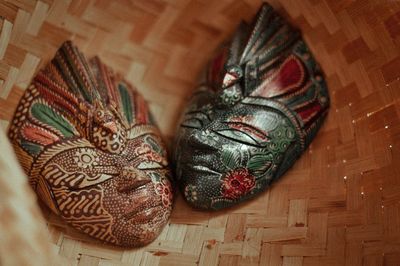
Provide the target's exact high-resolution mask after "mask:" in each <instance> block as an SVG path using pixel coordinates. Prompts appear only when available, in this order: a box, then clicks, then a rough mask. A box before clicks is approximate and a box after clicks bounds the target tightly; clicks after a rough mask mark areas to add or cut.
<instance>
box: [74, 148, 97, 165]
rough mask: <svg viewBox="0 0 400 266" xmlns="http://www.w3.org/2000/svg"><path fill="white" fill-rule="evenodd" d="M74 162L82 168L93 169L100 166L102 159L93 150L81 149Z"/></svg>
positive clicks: (77, 152)
mask: <svg viewBox="0 0 400 266" xmlns="http://www.w3.org/2000/svg"><path fill="white" fill-rule="evenodd" d="M74 161H75V162H76V163H77V164H78V166H79V167H80V168H93V167H95V166H97V165H98V164H99V161H100V159H99V156H98V155H97V153H96V151H94V150H93V149H88V148H81V149H79V150H77V151H76V153H75V156H74Z"/></svg>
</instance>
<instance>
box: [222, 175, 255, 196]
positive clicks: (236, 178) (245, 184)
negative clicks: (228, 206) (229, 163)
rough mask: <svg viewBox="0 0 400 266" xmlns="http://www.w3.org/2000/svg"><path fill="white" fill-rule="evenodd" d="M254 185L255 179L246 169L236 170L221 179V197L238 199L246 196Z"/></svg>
mask: <svg viewBox="0 0 400 266" xmlns="http://www.w3.org/2000/svg"><path fill="white" fill-rule="evenodd" d="M255 184H256V181H255V177H254V176H253V175H252V174H250V172H249V170H248V169H247V168H236V169H234V170H232V171H230V172H228V173H227V175H226V176H225V177H223V179H222V195H223V196H224V197H225V198H228V199H238V198H240V197H242V196H244V195H246V194H248V193H249V192H250V191H251V190H252V189H253V188H254V186H255Z"/></svg>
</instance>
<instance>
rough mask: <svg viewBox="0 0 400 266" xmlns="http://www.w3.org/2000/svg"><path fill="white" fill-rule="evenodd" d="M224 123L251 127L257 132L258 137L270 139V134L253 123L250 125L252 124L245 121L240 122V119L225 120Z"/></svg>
mask: <svg viewBox="0 0 400 266" xmlns="http://www.w3.org/2000/svg"><path fill="white" fill-rule="evenodd" d="M223 123H225V124H229V125H238V126H242V127H247V128H250V129H251V130H252V131H253V132H251V133H253V134H255V135H256V136H257V137H259V138H261V139H269V136H268V135H267V134H266V133H264V131H262V130H261V129H259V128H257V127H255V126H253V125H250V124H247V123H244V122H239V121H224V122H223Z"/></svg>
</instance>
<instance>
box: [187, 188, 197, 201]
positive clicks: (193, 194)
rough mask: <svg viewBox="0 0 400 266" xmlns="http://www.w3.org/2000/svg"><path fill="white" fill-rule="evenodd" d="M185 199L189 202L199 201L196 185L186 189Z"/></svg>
mask: <svg viewBox="0 0 400 266" xmlns="http://www.w3.org/2000/svg"><path fill="white" fill-rule="evenodd" d="M185 198H186V199H187V200H188V201H192V202H194V201H197V199H198V198H197V191H196V186H194V185H187V186H186V187H185Z"/></svg>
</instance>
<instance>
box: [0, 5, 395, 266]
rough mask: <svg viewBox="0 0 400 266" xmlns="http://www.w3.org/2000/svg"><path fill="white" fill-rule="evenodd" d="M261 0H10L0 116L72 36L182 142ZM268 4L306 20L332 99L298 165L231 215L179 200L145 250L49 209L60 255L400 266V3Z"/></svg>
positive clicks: (0, 53) (122, 260)
mask: <svg viewBox="0 0 400 266" xmlns="http://www.w3.org/2000/svg"><path fill="white" fill-rule="evenodd" d="M260 3H261V2H260V1H259V0H218V1H211V0H136V1H135V0H131V1H128V0H120V1H109V0H96V1H85V0H81V1H70V0H54V1H53V0H43V1H29V0H14V1H4V0H1V1H0V15H1V19H0V30H1V32H0V121H1V123H0V124H1V126H2V127H3V128H4V129H5V128H6V127H7V124H8V122H7V121H9V120H10V119H11V116H12V114H13V111H14V108H15V106H16V104H17V101H18V99H19V97H20V96H21V94H22V93H23V90H24V89H25V88H26V86H27V84H28V82H29V80H30V79H31V77H32V76H33V74H34V73H35V72H36V71H37V70H38V68H39V67H41V66H43V64H45V63H46V62H47V61H48V60H49V59H50V58H51V57H52V56H53V54H54V52H55V51H56V48H57V47H58V46H59V45H60V44H61V43H62V42H63V41H64V40H66V39H72V40H73V41H74V42H75V43H76V44H77V45H78V46H79V47H80V48H81V49H82V50H83V51H84V52H85V53H86V54H88V55H95V54H98V55H100V57H101V58H102V59H104V61H105V62H107V63H108V64H110V65H111V66H112V67H113V68H115V69H117V70H118V71H120V72H121V73H123V74H124V75H125V76H126V77H127V79H128V80H130V81H132V82H133V83H134V84H135V85H136V86H137V87H138V89H139V90H140V91H141V92H142V93H143V94H144V96H145V98H146V99H148V100H149V102H150V105H151V109H152V110H153V112H154V113H155V117H156V120H157V121H158V122H159V125H160V127H161V129H162V131H163V132H164V134H165V135H166V136H167V138H171V137H172V136H173V134H174V129H175V126H176V120H177V117H178V116H179V114H180V112H181V110H182V109H181V108H182V105H184V104H185V101H186V100H185V99H186V97H187V96H188V95H189V94H190V91H191V89H192V88H193V85H194V81H195V80H196V75H197V73H198V71H199V70H200V69H201V67H202V65H204V63H205V62H206V61H207V59H208V58H209V57H210V54H211V53H212V51H213V49H214V48H215V47H216V46H217V45H218V44H219V43H220V42H221V41H222V40H223V39H224V38H225V37H226V36H228V35H229V34H230V33H231V32H232V31H233V29H234V28H235V26H236V25H237V24H238V23H239V21H240V20H241V19H245V20H249V19H250V18H251V17H252V16H253V15H254V14H255V12H256V10H257V9H258V7H259V5H260ZM271 4H272V5H273V6H275V7H276V8H278V9H279V10H280V12H281V13H282V14H283V15H284V16H285V17H287V18H288V19H289V20H291V21H292V22H293V24H295V25H296V26H297V27H299V28H301V29H302V31H303V33H304V36H305V39H306V40H307V42H308V43H309V45H310V47H311V50H312V51H313V52H314V54H315V56H316V58H317V60H318V61H319V62H320V63H321V65H322V68H323V70H324V71H325V73H326V76H327V79H328V85H329V88H330V93H331V97H332V108H331V111H330V114H329V117H328V120H327V122H326V123H325V125H324V127H323V129H322V131H321V132H320V133H319V135H318V137H317V138H316V139H315V141H314V142H313V144H312V146H311V147H310V148H309V149H308V151H307V152H306V153H305V154H304V155H303V157H302V158H301V159H300V160H299V161H298V162H297V163H296V165H295V166H294V168H293V169H291V170H290V171H289V173H288V174H287V175H286V176H284V177H283V178H282V179H281V180H280V181H279V182H277V183H276V184H275V185H274V186H273V187H272V188H271V189H270V190H269V191H268V192H266V193H264V194H262V195H261V196H260V197H258V198H257V199H255V200H253V201H251V202H248V203H245V204H242V205H240V206H237V207H236V208H233V209H229V210H227V211H223V212H217V213H208V212H200V211H194V210H192V209H190V208H189V207H188V206H187V205H186V204H185V203H184V202H183V201H182V199H181V198H180V197H179V196H177V199H176V202H175V208H174V211H173V214H172V218H171V221H170V224H169V225H168V226H167V227H166V228H165V230H164V231H163V233H162V234H161V235H160V237H159V238H158V239H157V240H156V241H155V242H154V243H152V244H151V245H149V246H147V247H144V248H141V249H135V250H122V249H117V248H113V247H110V246H103V245H99V244H98V243H96V242H94V241H93V240H91V239H88V238H87V237H85V236H82V235H81V234H79V233H77V232H76V231H74V230H73V229H71V228H69V227H67V226H66V225H65V224H64V223H63V222H62V221H60V220H59V219H58V218H57V217H56V216H54V215H52V214H51V213H50V212H49V211H48V210H47V209H46V208H42V209H43V213H44V215H45V218H46V219H47V221H48V224H47V225H48V231H49V232H50V235H51V244H52V246H53V248H54V250H56V251H57V252H58V253H59V256H62V257H63V258H65V259H66V260H67V261H69V262H70V263H71V264H72V265H197V264H199V265H207V266H208V265H229V266H233V265H285V266H287V265H292V266H294V265H349V266H353V265H400V167H399V166H400V123H399V117H400V101H399V99H400V56H399V52H400V2H399V1H396V0H360V1H350V0H282V1H276V0H275V1H271ZM1 219H3V218H1ZM42 241H47V240H45V239H43V240H42ZM32 259H34V258H32Z"/></svg>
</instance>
